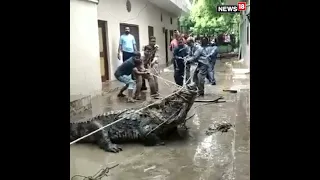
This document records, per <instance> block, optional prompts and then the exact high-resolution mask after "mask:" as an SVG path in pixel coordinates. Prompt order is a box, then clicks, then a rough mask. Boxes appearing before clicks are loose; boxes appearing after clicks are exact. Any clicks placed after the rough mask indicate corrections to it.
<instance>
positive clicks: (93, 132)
mask: <svg viewBox="0 0 320 180" xmlns="http://www.w3.org/2000/svg"><path fill="white" fill-rule="evenodd" d="M189 79H190V78H189ZM183 88H185V85H184V86H182V87H181V88H180V89H179V90H178V91H176V92H174V93H171V94H169V95H168V96H166V97H164V98H163V99H166V98H168V97H170V96H172V95H174V94H177V93H178V92H180V91H181V90H182V89H183ZM163 99H161V100H157V101H155V102H154V103H151V104H149V105H147V106H146V107H143V108H141V109H139V110H137V111H135V113H137V112H140V111H142V110H144V109H146V108H148V107H150V106H152V105H154V104H156V103H158V102H161V101H162V100H163ZM124 119H125V117H123V118H120V119H118V120H116V121H114V122H112V123H110V124H107V125H105V126H103V127H101V128H99V129H97V130H95V131H92V132H91V133H89V134H87V135H85V136H82V137H80V138H78V139H76V140H74V141H72V142H71V143H70V145H72V144H74V143H76V142H78V141H80V140H82V139H84V138H86V137H88V136H91V135H93V134H95V133H97V132H99V131H101V130H102V129H104V128H107V127H109V126H111V125H113V124H116V123H118V122H119V121H122V120H124Z"/></svg>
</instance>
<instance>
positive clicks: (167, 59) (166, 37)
mask: <svg viewBox="0 0 320 180" xmlns="http://www.w3.org/2000/svg"><path fill="white" fill-rule="evenodd" d="M164 38H165V39H164V46H165V53H166V65H167V66H168V65H169V48H168V47H169V41H168V39H169V37H168V29H165V30H164Z"/></svg>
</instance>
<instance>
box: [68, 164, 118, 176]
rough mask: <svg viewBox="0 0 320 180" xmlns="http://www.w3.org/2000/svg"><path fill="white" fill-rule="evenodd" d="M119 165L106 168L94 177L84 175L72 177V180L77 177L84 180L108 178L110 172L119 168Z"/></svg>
mask: <svg viewBox="0 0 320 180" xmlns="http://www.w3.org/2000/svg"><path fill="white" fill-rule="evenodd" d="M118 165H119V164H116V165H114V166H112V167H106V168H103V169H100V170H99V171H98V172H97V173H96V174H94V175H93V176H83V175H74V176H72V178H71V180H73V179H74V178H75V177H81V178H83V180H100V179H102V178H103V177H105V176H108V173H109V170H110V169H112V168H115V167H117V166H118Z"/></svg>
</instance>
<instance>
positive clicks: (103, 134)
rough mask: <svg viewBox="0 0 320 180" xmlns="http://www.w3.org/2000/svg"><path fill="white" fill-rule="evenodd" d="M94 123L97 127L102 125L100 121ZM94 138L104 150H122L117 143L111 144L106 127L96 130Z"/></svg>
mask: <svg viewBox="0 0 320 180" xmlns="http://www.w3.org/2000/svg"><path fill="white" fill-rule="evenodd" d="M94 123H95V125H96V126H97V127H98V128H101V127H102V125H101V124H100V123H98V122H94ZM96 139H97V143H98V145H99V147H100V148H101V149H103V150H105V151H108V152H113V153H118V152H120V151H122V148H121V147H120V146H118V145H117V144H113V143H112V142H111V140H110V137H109V133H108V129H107V128H106V129H102V130H101V131H100V132H98V133H97V137H96Z"/></svg>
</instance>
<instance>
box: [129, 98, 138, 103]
mask: <svg viewBox="0 0 320 180" xmlns="http://www.w3.org/2000/svg"><path fill="white" fill-rule="evenodd" d="M128 102H129V103H134V102H136V101H135V100H134V99H132V98H128Z"/></svg>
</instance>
